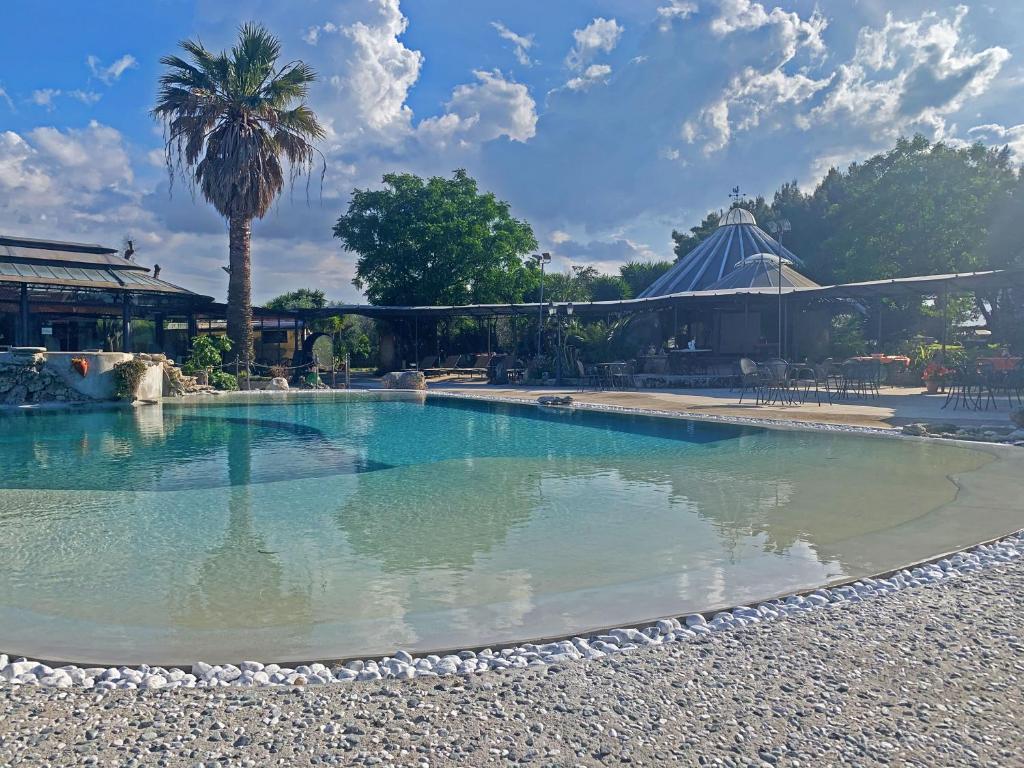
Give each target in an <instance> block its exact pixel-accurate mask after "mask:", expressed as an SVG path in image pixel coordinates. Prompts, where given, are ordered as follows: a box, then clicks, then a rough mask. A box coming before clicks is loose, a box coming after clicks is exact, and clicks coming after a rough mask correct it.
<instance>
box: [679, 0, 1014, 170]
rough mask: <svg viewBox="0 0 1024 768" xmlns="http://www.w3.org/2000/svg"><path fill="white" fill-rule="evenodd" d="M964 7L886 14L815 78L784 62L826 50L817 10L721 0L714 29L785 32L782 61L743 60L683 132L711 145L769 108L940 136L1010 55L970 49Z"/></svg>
mask: <svg viewBox="0 0 1024 768" xmlns="http://www.w3.org/2000/svg"><path fill="white" fill-rule="evenodd" d="M966 13H967V9H966V8H965V7H963V6H960V7H958V8H957V9H956V10H955V11H954V12H953V14H952V16H950V17H948V18H944V17H941V16H939V15H938V14H937V13H933V12H929V13H925V14H923V15H922V16H921V17H920V18H918V19H916V20H909V21H903V20H897V19H895V18H894V17H893V15H892V14H891V13H890V14H888V15H887V16H886V19H885V23H884V24H883V25H882V26H881V27H878V28H871V27H864V28H863V29H861V30H860V32H859V34H858V38H857V44H856V48H855V50H854V53H853V55H852V57H851V58H850V59H849V60H848V61H846V62H845V63H842V64H840V65H839V66H837V67H836V68H835V69H834V70H833V71H832V72H829V73H825V74H823V75H822V76H821V77H814V76H812V75H811V74H809V70H807V69H806V68H799V69H797V71H795V72H788V71H787V69H790V68H791V67H789V66H787V65H789V64H790V63H791V62H792V60H793V59H794V58H795V57H796V55H797V54H798V53H799V52H800V51H801V50H802V49H804V48H807V49H809V50H810V52H811V53H812V54H817V53H821V52H823V51H824V42H823V41H822V39H821V35H820V32H821V31H822V30H823V29H824V27H825V23H824V20H823V19H819V18H817V16H816V13H815V14H812V16H811V17H810V18H808V19H802V18H800V16H799V15H797V14H795V13H786V12H783V11H781V10H780V9H778V8H775V9H773V10H772V11H771V12H769V11H767V10H765V8H764V6H762V5H761V4H759V3H753V2H750V0H723V2H722V5H721V14H720V16H718V17H717V18H715V19H714V20H713V21H712V22H711V28H712V30H713V31H715V32H716V34H719V35H728V34H733V33H735V32H738V31H748V30H755V29H760V28H763V27H769V26H774V27H775V28H776V29H777V30H778V34H779V35H780V36H781V39H782V41H783V44H782V47H781V48H780V50H781V51H782V60H781V61H780V62H779V63H778V64H777V65H776V66H774V67H771V68H769V69H767V70H758V69H755V68H753V67H746V68H745V69H743V70H742V71H741V72H740V73H739V74H737V75H735V76H734V77H733V78H732V79H731V80H730V82H729V84H728V86H727V87H726V88H725V89H724V90H723V92H722V94H721V96H719V97H718V98H717V99H715V100H714V101H712V102H711V103H709V104H708V105H706V106H705V107H703V108H702V109H701V110H700V112H699V113H698V114H697V115H696V116H695V117H693V118H690V119H689V120H688V121H687V122H685V123H684V124H683V128H682V131H681V135H682V138H683V140H684V141H686V142H688V143H691V144H693V143H698V142H702V145H703V146H702V148H703V151H704V153H705V154H712V153H714V152H717V151H719V150H721V149H723V148H724V147H726V146H727V145H728V144H729V142H730V141H731V140H732V139H733V138H734V137H735V135H736V134H737V133H740V132H743V131H749V130H751V129H754V128H757V127H758V126H761V125H762V124H763V123H764V121H765V119H766V118H767V117H768V116H769V115H771V116H773V117H780V116H782V119H784V120H786V121H790V120H791V121H792V122H793V123H795V124H796V125H797V126H799V127H800V128H803V129H809V128H811V127H814V126H821V125H831V126H836V125H839V126H843V127H844V128H845V129H846V130H848V131H849V130H850V129H852V128H854V127H858V128H862V129H867V130H868V131H869V132H870V133H871V137H872V138H873V139H875V140H877V141H889V140H892V139H893V138H894V137H896V136H898V135H899V134H901V133H905V132H907V131H909V130H922V131H924V132H926V133H929V134H930V135H931V136H932V138H935V139H939V138H943V137H945V136H947V135H948V133H949V132H950V130H949V128H948V126H947V118H948V116H950V115H952V114H953V113H955V112H956V111H957V110H959V109H960V108H961V107H962V106H963V104H964V102H965V100H966V99H968V98H970V97H973V96H977V95H979V94H981V93H984V92H985V91H986V90H987V89H988V87H989V85H990V84H991V83H992V81H993V79H994V78H995V77H996V75H997V74H998V73H999V70H1000V69H1001V67H1002V65H1003V63H1004V62H1005V61H1006V60H1007V59H1008V58H1009V53H1008V52H1007V51H1006V50H1005V49H1003V48H1000V47H991V48H987V49H984V50H981V51H973V50H971V49H970V42H969V41H967V40H965V39H964V36H963V33H962V29H961V25H962V22H963V19H964V16H965V15H966ZM812 104H813V105H814V106H811V105H812ZM787 107H788V108H789V113H788V114H787V113H786V112H784V111H783V110H785V108H787ZM863 143H864V140H863V136H859V137H857V138H856V139H855V146H857V147H860V146H863ZM851 146H854V145H851Z"/></svg>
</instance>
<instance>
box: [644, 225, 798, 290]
mask: <svg viewBox="0 0 1024 768" xmlns="http://www.w3.org/2000/svg"><path fill="white" fill-rule="evenodd" d="M762 253H767V254H772V255H775V256H782V257H783V259H785V260H786V261H788V262H789V263H790V264H796V265H798V266H803V262H802V261H801V260H800V259H799V258H797V256H796V255H795V254H794V253H792V252H791V251H789V250H788V249H786V248H783V247H782V245H780V244H779V242H778V241H776V240H775V239H774V238H773V237H772V236H771V235H769V234H768V233H767V232H765V231H764V230H763V229H761V228H760V227H759V226H757V220H756V219H754V214H752V213H751V212H750V211H748V210H747V209H745V208H733V209H732V210H730V211H729V212H728V213H726V214H725V216H723V217H722V220H721V221H720V222H719V224H718V228H717V229H716V230H715V231H714V232H712V233H711V234H710V235H709V236H708V237H706V238H704V239H703V240H701V241H700V243H698V244H697V246H696V247H695V248H694V249H693V250H692V251H690V252H689V253H688V254H686V255H685V256H683V257H682V258H681V259H679V261H677V262H676V264H675V266H673V267H672V269H670V270H669V271H668V272H666V273H665V274H664V275H662V276H661V277H659V278H658V279H657V280H655V281H654V282H653V283H651V285H650V286H648V287H647V288H646V289H645V290H644V291H643V292H642V293H640V295H639V296H638V297H637V298H639V299H649V298H652V297H654V296H668V295H670V294H673V293H684V292H687V291H706V290H709V289H710V288H711V286H712V285H714V284H715V283H717V282H719V281H720V280H722V279H724V278H725V277H726V276H727V275H728V274H729V273H730V272H732V271H733V270H735V269H736V268H737V267H739V266H740V265H742V264H743V263H744V261H745V260H746V259H747V258H748V257H751V256H754V255H756V254H762Z"/></svg>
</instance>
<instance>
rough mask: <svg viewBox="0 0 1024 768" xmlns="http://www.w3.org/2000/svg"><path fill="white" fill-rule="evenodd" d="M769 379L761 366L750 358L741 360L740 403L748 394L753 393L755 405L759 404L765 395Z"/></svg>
mask: <svg viewBox="0 0 1024 768" xmlns="http://www.w3.org/2000/svg"><path fill="white" fill-rule="evenodd" d="M766 383H767V377H766V376H765V371H764V370H762V368H761V366H759V365H758V364H757V363H755V362H754V361H753V360H751V359H750V358H749V357H741V358H740V402H741V403H742V402H743V396H744V395H746V394H747V392H750V391H753V393H754V403H755V404H759V403H760V402H761V400H762V398H763V396H764V394H765V389H764V388H765V384H766Z"/></svg>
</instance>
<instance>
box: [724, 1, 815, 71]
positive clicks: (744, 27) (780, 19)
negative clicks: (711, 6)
mask: <svg viewBox="0 0 1024 768" xmlns="http://www.w3.org/2000/svg"><path fill="white" fill-rule="evenodd" d="M827 25H828V22H827V20H826V19H825V17H824V16H822V15H821V14H820V13H819V12H818V11H817V10H815V11H814V12H813V13H811V15H810V16H809V17H808V18H806V19H804V18H801V16H800V14H798V13H797V12H796V11H791V12H786V11H783V10H782V9H781V8H778V7H775V8H772V10H771V11H768V10H766V9H765V7H764V6H763V5H762V4H761V3H756V2H751V0H721V1H720V5H719V13H718V16H716V17H715V18H714V19H712V20H711V31H712V32H713V33H714V34H715V35H718V36H719V37H724V36H726V35H731V34H734V33H737V32H753V31H755V30H758V29H761V28H762V27H772V28H773V29H774V30H775V32H776V35H777V40H778V49H779V51H780V52H781V53H782V60H783V63H784V62H787V61H789V60H791V59H792V58H793V57H794V56H795V55H796V53H797V51H798V49H800V48H802V47H806V48H807V49H808V50H809V51H811V52H812V53H814V54H818V55H820V54H823V53H824V52H825V42H824V40H823V39H822V33H823V32H824V31H825V28H826V26H827Z"/></svg>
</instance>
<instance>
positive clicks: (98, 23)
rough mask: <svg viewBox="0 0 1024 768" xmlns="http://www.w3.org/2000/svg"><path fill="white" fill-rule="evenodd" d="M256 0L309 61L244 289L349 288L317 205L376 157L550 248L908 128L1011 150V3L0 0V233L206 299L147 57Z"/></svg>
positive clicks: (588, 244)
mask: <svg viewBox="0 0 1024 768" xmlns="http://www.w3.org/2000/svg"><path fill="white" fill-rule="evenodd" d="M248 20H255V21H259V22H262V23H264V24H266V25H267V26H268V27H269V28H270V29H271V30H272V31H273V32H274V33H275V34H277V35H278V36H279V37H280V38H281V40H282V43H283V46H284V56H285V57H286V58H287V59H295V58H301V59H304V60H306V61H307V62H309V63H310V64H312V65H313V66H314V67H315V68H316V69H317V71H318V72H319V74H320V80H319V82H318V83H317V84H316V86H315V87H314V89H313V91H312V93H311V99H310V101H311V105H312V106H313V108H314V109H316V110H317V111H318V113H319V114H320V115H321V117H322V118H323V120H324V121H325V122H326V123H327V125H328V126H329V128H330V135H329V137H328V139H327V140H326V141H325V142H324V145H323V147H322V149H323V151H324V154H325V156H326V157H327V163H328V169H327V178H326V181H325V184H324V189H323V194H322V195H321V194H320V192H319V189H318V186H319V185H318V184H315V185H314V191H313V193H312V194H311V196H310V198H309V199H308V200H307V197H306V194H305V189H304V186H303V185H301V184H300V185H299V186H298V187H297V188H296V189H295V191H294V192H293V193H290V194H289V193H286V195H285V196H284V198H283V199H282V200H281V201H280V203H279V204H278V205H276V206H275V207H274V209H273V210H272V211H271V212H270V213H269V214H268V216H267V217H266V219H265V220H263V221H261V222H259V223H258V224H257V225H256V227H255V237H254V261H255V269H256V272H255V293H256V298H257V300H265V299H267V298H269V297H271V296H273V295H275V294H277V293H279V292H281V291H283V290H288V289H292V288H297V287H301V286H317V287H322V288H324V289H325V290H327V292H328V294H329V296H330V297H331V298H335V299H344V300H356V299H358V293H357V291H356V290H355V289H354V288H353V287H352V285H351V282H350V281H351V277H352V274H353V270H354V261H355V259H354V257H353V255H352V254H348V253H345V252H343V251H341V249H340V248H339V246H338V244H337V242H336V241H335V240H333V239H332V237H331V232H330V227H331V224H332V223H333V221H334V220H335V219H336V218H337V216H338V215H339V213H341V212H342V211H343V210H344V209H345V206H346V205H347V202H348V199H349V196H350V194H351V191H352V189H353V188H355V187H369V186H373V185H375V184H378V183H379V181H380V177H381V175H382V174H383V173H386V172H388V171H412V172H415V173H419V174H448V173H450V172H451V170H453V169H454V168H458V167H464V168H466V169H468V170H469V172H470V173H471V174H472V175H474V176H475V177H476V178H477V179H478V180H479V181H480V183H481V185H482V186H483V187H484V188H487V189H491V190H493V191H495V192H496V193H497V194H498V195H499V196H501V197H502V198H504V199H507V200H508V201H509V202H510V203H511V204H512V207H513V210H514V212H515V214H516V215H518V216H521V217H524V218H526V219H527V220H529V221H530V222H531V224H532V225H533V227H534V230H535V232H536V234H537V236H538V239H539V240H540V242H541V246H542V248H543V249H545V250H549V251H551V252H552V253H554V254H555V255H556V257H557V261H556V266H557V268H560V269H567V268H568V266H569V265H570V264H583V263H586V264H595V265H596V266H598V267H599V268H600V269H602V270H603V271H614V270H616V269H617V267H618V265H619V264H621V263H623V262H624V261H626V260H628V259H656V258H669V257H671V238H670V233H671V231H672V229H673V228H677V229H682V228H686V227H689V226H692V225H693V224H695V223H697V222H698V221H699V220H700V218H701V217H702V216H703V215H704V214H705V213H706V212H707V211H708V210H710V209H713V208H720V207H722V206H724V205H726V204H727V203H728V199H727V197H726V195H727V193H728V191H729V189H730V188H731V187H732V186H733V185H735V184H739V185H740V186H741V187H742V188H743V191H744V192H746V193H748V194H758V193H763V194H766V195H770V194H771V193H772V192H773V191H774V189H775V188H776V187H777V186H779V184H781V183H782V182H784V181H786V180H789V179H794V178H795V179H798V180H799V181H800V182H801V184H802V185H804V186H805V187H811V186H813V184H814V181H815V180H816V179H817V178H819V177H820V176H821V175H822V174H823V173H824V172H825V171H826V170H827V169H828V168H829V166H831V165H837V166H840V167H845V165H847V164H848V163H849V162H851V161H853V160H857V159H863V158H865V157H867V156H869V155H870V154H872V153H874V152H876V151H879V150H882V149H885V148H887V147H889V146H891V144H892V143H893V141H894V140H895V138H896V137H897V136H899V135H901V134H911V133H914V132H921V133H924V134H926V135H927V136H929V137H931V138H942V139H944V140H947V141H949V142H953V143H962V142H970V141H974V140H978V139H980V140H983V141H986V142H989V143H992V144H998V145H1002V144H1008V145H1009V146H1010V147H1011V148H1012V149H1013V151H1014V152H1015V153H1016V155H1017V157H1018V158H1020V159H1021V160H1024V108H1022V106H1021V105H1022V104H1024V98H1022V97H1024V3H1020V2H1007V1H1005V0H1000V1H999V2H990V3H985V4H975V5H966V4H955V3H936V2H931V3H925V2H915V0H901V2H900V3H898V4H897V3H888V2H881V1H880V0H860V1H859V2H828V3H820V4H815V3H810V2H793V3H781V4H779V5H776V4H774V3H770V2H769V3H759V2H754V0H598V1H595V2H582V1H579V2H570V1H568V0H561V1H560V2H550V0H548V2H540V1H539V0H519V2H515V3H510V2H494V1H490V0H474V1H473V2H469V1H467V0H462V1H461V2H458V1H457V0H332V1H331V2H327V0H305V2H300V1H299V0H289V2H287V3H283V2H280V1H279V0H239V1H238V2H230V3H228V2H212V0H153V1H152V2H138V1H137V0H135V1H134V2H124V1H123V0H106V1H105V2H103V3H88V2H84V1H82V0H63V1H62V2H56V1H54V0H33V1H32V2H27V1H25V0H6V2H5V4H4V24H3V26H2V27H0V232H4V233H11V234H21V235H26V236H36V237H52V238H55V239H67V240H86V241H91V242H101V243H105V244H110V245H113V246H120V245H121V243H122V241H123V240H124V239H125V238H126V237H132V238H133V239H134V240H135V243H136V249H137V251H138V254H139V256H138V258H139V259H140V260H141V261H143V262H144V263H147V264H152V263H159V264H160V265H161V267H162V269H163V275H164V276H165V277H167V279H170V280H171V281H173V282H179V283H181V284H183V285H186V286H188V287H191V288H193V289H195V290H199V291H202V292H205V293H209V294H211V295H214V296H216V297H218V298H222V297H223V296H224V294H225V291H226V285H225V281H226V277H225V275H224V273H223V272H222V271H221V270H220V269H219V268H218V267H219V266H220V265H221V264H223V263H225V261H226V251H227V235H226V230H225V227H224V224H223V222H222V221H220V220H219V219H218V217H217V216H216V215H215V214H214V212H213V211H212V209H211V208H210V207H209V206H208V205H207V204H205V203H204V202H203V201H202V200H199V199H196V200H193V199H192V196H191V195H190V193H189V190H188V188H187V187H186V186H185V185H182V184H181V183H180V182H179V183H177V184H176V185H175V186H174V187H173V192H172V193H171V194H169V192H168V180H167V176H166V173H165V171H164V170H163V168H162V165H161V162H162V160H161V152H160V148H161V132H160V127H159V126H158V125H156V124H154V123H153V121H152V120H151V119H150V118H149V116H148V110H149V108H150V107H151V105H152V103H153V100H154V96H155V93H156V81H157V78H158V76H159V73H160V66H159V58H160V56H162V55H164V54H167V53H170V52H173V51H174V50H175V48H176V46H177V42H178V41H179V40H181V39H183V38H186V37H189V38H194V37H199V38H200V39H202V41H203V42H204V43H205V44H206V45H207V46H208V47H211V48H218V49H219V48H221V47H225V46H227V45H230V44H231V42H232V38H233V37H234V35H235V31H236V29H237V27H238V25H239V24H240V23H242V22H244V21H248Z"/></svg>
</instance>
